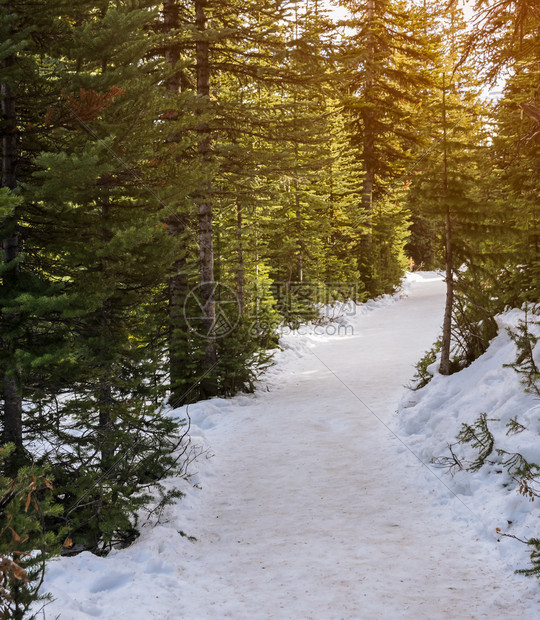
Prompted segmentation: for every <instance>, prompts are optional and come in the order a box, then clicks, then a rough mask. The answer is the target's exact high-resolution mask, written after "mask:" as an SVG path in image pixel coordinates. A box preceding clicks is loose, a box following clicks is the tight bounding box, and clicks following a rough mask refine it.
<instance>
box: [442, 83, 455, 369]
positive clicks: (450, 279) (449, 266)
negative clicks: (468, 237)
mask: <svg viewBox="0 0 540 620" xmlns="http://www.w3.org/2000/svg"><path fill="white" fill-rule="evenodd" d="M442 107H443V196H444V200H445V217H444V229H445V230H444V232H445V261H446V302H445V307H444V319H443V333H442V343H441V364H440V366H439V372H440V373H441V375H449V374H450V348H451V340H452V310H453V307H454V269H453V256H452V217H451V212H450V205H449V203H448V157H447V136H446V82H445V76H444V74H443V106H442Z"/></svg>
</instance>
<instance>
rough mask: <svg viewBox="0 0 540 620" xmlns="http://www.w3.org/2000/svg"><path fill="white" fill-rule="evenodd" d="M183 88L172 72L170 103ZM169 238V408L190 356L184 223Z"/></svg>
mask: <svg viewBox="0 0 540 620" xmlns="http://www.w3.org/2000/svg"><path fill="white" fill-rule="evenodd" d="M163 25H164V29H165V32H166V33H172V32H174V31H175V30H176V29H178V28H179V26H180V17H179V7H178V2H177V0H164V2H163ZM179 60H180V47H179V46H178V45H177V44H175V43H171V44H170V45H168V46H167V47H166V48H165V61H166V62H167V64H168V65H169V66H170V67H176V66H177V64H178V62H179ZM181 88H182V76H181V74H180V71H174V72H173V73H172V74H171V75H170V76H169V78H168V79H167V82H166V89H167V91H168V92H169V93H170V96H171V99H172V98H173V97H175V96H176V95H178V93H179V92H180V91H181ZM166 223H167V229H168V232H169V234H170V235H171V236H172V237H174V238H175V239H177V240H178V243H177V244H176V245H177V259H176V260H175V261H174V263H173V273H172V275H171V277H170V278H169V282H168V304H169V310H168V313H169V339H168V349H169V375H170V384H171V388H170V389H171V395H170V398H169V401H170V403H171V404H172V406H173V407H174V406H178V405H181V404H182V400H183V393H184V390H185V382H186V378H187V377H188V376H189V375H188V371H187V370H186V366H187V364H186V358H187V356H188V355H189V348H190V347H189V342H188V327H187V324H186V319H185V316H184V303H185V300H186V297H187V294H188V289H189V284H188V279H187V274H186V253H185V248H184V243H183V241H184V234H185V228H186V227H185V223H184V220H183V218H182V217H181V216H180V215H179V214H178V215H176V214H174V215H171V216H170V217H169V218H168V219H167V222H166Z"/></svg>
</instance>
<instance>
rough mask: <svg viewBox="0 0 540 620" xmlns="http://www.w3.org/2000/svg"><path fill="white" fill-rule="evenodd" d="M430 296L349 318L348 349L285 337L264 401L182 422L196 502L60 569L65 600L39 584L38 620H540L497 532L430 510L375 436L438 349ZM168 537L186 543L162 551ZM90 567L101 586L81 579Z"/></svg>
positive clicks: (402, 465)
mask: <svg viewBox="0 0 540 620" xmlns="http://www.w3.org/2000/svg"><path fill="white" fill-rule="evenodd" d="M443 288H444V287H443V284H442V282H441V281H440V280H434V279H426V280H425V281H418V282H414V283H413V284H412V285H411V288H410V290H409V295H408V297H406V298H404V299H402V300H400V301H398V302H396V303H391V304H386V305H381V307H377V308H375V309H373V310H371V311H370V312H367V313H365V314H361V315H359V316H356V317H354V318H353V319H352V321H351V324H353V326H354V330H355V334H354V336H347V337H338V336H335V337H312V338H310V339H309V349H308V348H307V347H306V344H305V343H306V340H307V339H306V338H304V339H303V340H302V342H303V344H302V345H298V346H297V345H295V338H294V337H293V336H290V337H288V338H287V340H286V342H287V343H289V344H290V345H291V346H292V349H289V350H286V351H284V352H283V353H282V354H280V356H279V360H278V364H277V366H276V367H275V368H274V369H272V370H271V371H270V373H269V376H268V377H267V379H266V383H267V384H268V386H269V390H268V391H265V390H259V391H258V392H257V393H256V394H255V395H252V396H240V397H237V398H235V399H231V400H221V399H216V400H213V401H210V402H209V403H206V404H198V405H197V406H195V407H194V408H193V419H194V422H195V424H197V425H199V427H201V428H202V429H203V430H204V434H205V436H206V439H207V441H208V442H209V443H210V445H211V446H212V450H213V452H214V453H215V456H214V458H213V459H211V460H210V461H209V466H208V467H207V468H205V469H202V471H201V486H202V490H201V491H198V490H197V491H195V493H196V495H194V496H191V495H190V496H188V498H186V500H183V501H181V502H180V504H179V509H178V510H179V512H178V514H176V516H175V517H174V518H172V522H171V523H170V524H168V525H167V524H165V525H163V526H158V527H157V528H155V529H154V530H152V531H151V532H149V533H148V534H145V535H143V536H142V537H141V539H140V540H139V541H137V543H136V544H135V545H133V546H132V547H131V548H130V549H127V550H125V551H121V552H116V553H114V554H111V555H110V556H109V558H106V559H103V558H92V557H91V556H89V554H82V556H86V564H85V563H84V562H83V561H82V560H81V559H80V558H82V556H78V557H77V558H72V559H69V562H70V569H68V570H69V571H70V574H71V575H72V578H73V581H74V582H76V581H79V586H75V585H72V586H71V587H72V591H73V593H72V591H70V586H69V584H68V585H67V586H66V584H65V583H62V582H61V580H62V579H65V577H62V575H64V574H65V568H64V570H62V571H60V564H61V565H62V566H64V567H65V566H66V564H65V563H64V560H61V561H60V562H59V563H58V564H57V565H56V566H57V567H58V568H57V569H53V574H52V575H50V577H49V578H48V581H47V583H46V585H48V586H50V590H51V591H52V592H53V594H54V595H55V596H56V597H58V600H57V601H56V602H55V603H53V604H52V605H51V607H50V608H49V609H50V613H53V612H54V614H58V613H60V614H61V615H60V618H61V619H62V620H66V619H67V620H71V619H73V620H78V619H82V618H91V617H103V618H115V619H116V620H120V619H122V618H126V619H127V618H130V619H139V618H140V619H141V620H142V619H143V618H145V619H146V618H159V619H160V620H177V619H184V620H204V619H216V620H217V619H222V618H234V619H235V620H240V619H246V620H248V619H249V620H288V619H291V620H303V619H314V620H339V619H356V620H364V619H366V620H368V619H369V620H371V619H379V618H383V619H387V618H388V619H394V618H411V619H412V618H414V619H415V620H421V619H426V620H428V619H429V620H434V619H438V618H440V619H446V618H452V619H468V618H471V619H472V618H490V619H501V620H502V619H505V620H506V619H512V618H538V617H540V613H539V611H540V604H539V603H538V602H537V601H535V600H534V597H535V591H536V588H537V585H536V584H535V582H534V580H532V579H527V578H524V577H519V576H515V575H513V574H512V573H511V572H510V571H509V570H508V569H507V568H505V567H504V566H503V564H502V562H501V560H500V558H499V556H498V554H497V549H496V542H495V540H494V537H493V535H492V534H493V533H487V534H486V533H484V532H481V531H479V526H478V523H477V522H475V518H474V516H473V515H471V513H469V512H468V511H467V509H466V508H465V507H464V506H463V505H461V504H460V503H459V502H458V501H457V500H456V499H455V498H453V497H452V495H451V494H450V492H447V491H446V490H445V489H444V487H443V494H442V495H441V493H440V488H439V487H440V486H442V483H441V482H439V481H438V480H437V479H436V478H435V477H434V476H432V475H431V474H430V473H429V472H427V471H426V470H425V468H423V466H422V465H421V464H420V463H419V462H418V460H417V459H416V458H415V457H414V456H413V455H412V454H411V453H410V452H409V451H407V450H406V449H405V448H404V447H403V445H402V444H401V443H400V442H399V440H398V439H396V437H395V436H393V434H392V433H391V432H390V431H389V430H388V429H387V428H386V427H385V425H386V424H391V420H392V417H393V415H394V412H395V409H396V406H397V402H398V400H399V398H400V395H401V394H402V392H403V385H405V384H406V383H407V382H408V381H409V380H410V378H411V376H412V374H413V373H414V369H413V365H414V363H415V362H416V361H418V359H419V358H420V357H421V355H422V354H423V352H424V351H425V350H426V349H428V348H429V347H430V346H431V344H432V343H433V341H434V340H435V338H436V336H437V334H438V331H439V326H440V323H441V320H442V308H443V301H444V300H443ZM300 340H301V339H298V342H300ZM378 417H379V418H380V420H379V419H378ZM381 421H382V422H381ZM167 527H168V528H169V529H167ZM172 527H174V528H175V529H176V530H177V531H179V529H181V530H182V531H183V532H185V533H186V534H188V535H190V536H195V537H196V538H197V542H193V543H192V542H188V541H187V539H186V538H179V537H176V538H173V536H172V535H171V534H170V533H171V532H174V530H172V529H171V528H172ZM167 532H169V534H167ZM180 543H181V544H180ZM90 558H91V560H90ZM89 561H91V562H94V566H95V567H94V568H90V569H89V568H88V562H89ZM98 566H99V567H101V568H100V569H99V570H100V571H101V572H102V573H103V575H104V577H103V579H102V581H101V582H100V584H101V585H100V584H97V585H96V583H92V581H91V579H90V578H89V577H88V575H89V573H88V571H90V573H91V574H94V575H95V571H96V567H98ZM54 570H57V573H56V574H55V573H54ZM115 571H116V573H117V574H118V575H119V577H118V578H117V581H119V582H118V583H117V584H116V585H114V587H112V586H110V585H108V582H107V580H106V573H107V572H109V574H111V573H112V574H113V582H114V575H115ZM80 584H85V585H84V586H82V585H80ZM75 590H77V594H75ZM75 596H76V597H77V599H78V602H77V604H75V602H74V598H70V597H75ZM60 597H61V598H60ZM62 601H63V604H62ZM70 601H71V602H70ZM76 608H78V609H79V611H76ZM48 615H49V614H48ZM51 617H54V616H51Z"/></svg>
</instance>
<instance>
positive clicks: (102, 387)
mask: <svg viewBox="0 0 540 620" xmlns="http://www.w3.org/2000/svg"><path fill="white" fill-rule="evenodd" d="M105 71H106V66H105V63H104V66H103V72H105ZM103 191H104V192H105V194H104V196H103V199H102V205H101V238H102V242H103V243H108V242H109V241H110V240H111V239H112V233H111V231H110V229H109V227H108V219H109V214H110V209H111V198H110V196H109V191H108V189H106V188H105V189H104V190H103ZM100 269H101V272H102V274H103V275H104V276H106V272H107V271H108V269H109V260H108V259H107V258H104V259H103V260H102V261H101V265H100ZM100 310H101V316H100V317H99V332H100V333H99V337H100V338H101V339H105V337H106V334H107V332H108V331H109V329H110V325H111V322H112V316H111V301H110V299H107V300H105V301H104V302H103V304H102V306H101V309H100ZM112 371H113V369H112V368H106V369H105V375H104V376H102V377H100V378H99V380H98V382H97V402H98V408H99V422H98V424H99V431H98V433H99V449H100V452H101V467H102V469H103V471H106V470H107V469H108V468H109V467H110V466H111V463H112V460H113V457H114V450H115V445H114V438H113V432H114V425H113V423H112V417H111V413H112V407H113V403H114V399H113V395H112V385H111V382H110V381H109V379H108V377H109V373H110V372H112Z"/></svg>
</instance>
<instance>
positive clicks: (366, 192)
mask: <svg viewBox="0 0 540 620" xmlns="http://www.w3.org/2000/svg"><path fill="white" fill-rule="evenodd" d="M374 26H375V0H368V6H367V37H366V39H367V40H366V52H367V58H366V83H365V89H366V93H367V95H368V96H369V94H370V91H371V90H372V89H373V86H374V73H375V37H374V35H373V28H374ZM363 120H364V141H363V153H362V158H363V162H362V163H363V172H364V178H363V180H362V194H361V209H362V215H363V216H364V217H365V218H366V222H365V225H366V228H367V230H366V232H365V233H364V234H363V235H362V241H361V250H362V256H363V259H364V261H365V264H364V265H363V268H362V269H361V276H362V279H363V280H364V284H365V285H366V287H367V288H368V290H369V287H370V283H371V280H372V277H373V265H372V264H371V263H372V245H373V236H372V214H373V188H374V185H375V137H376V130H375V118H374V110H373V108H372V107H371V106H370V105H369V104H368V106H367V107H366V109H365V111H364V113H363Z"/></svg>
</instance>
